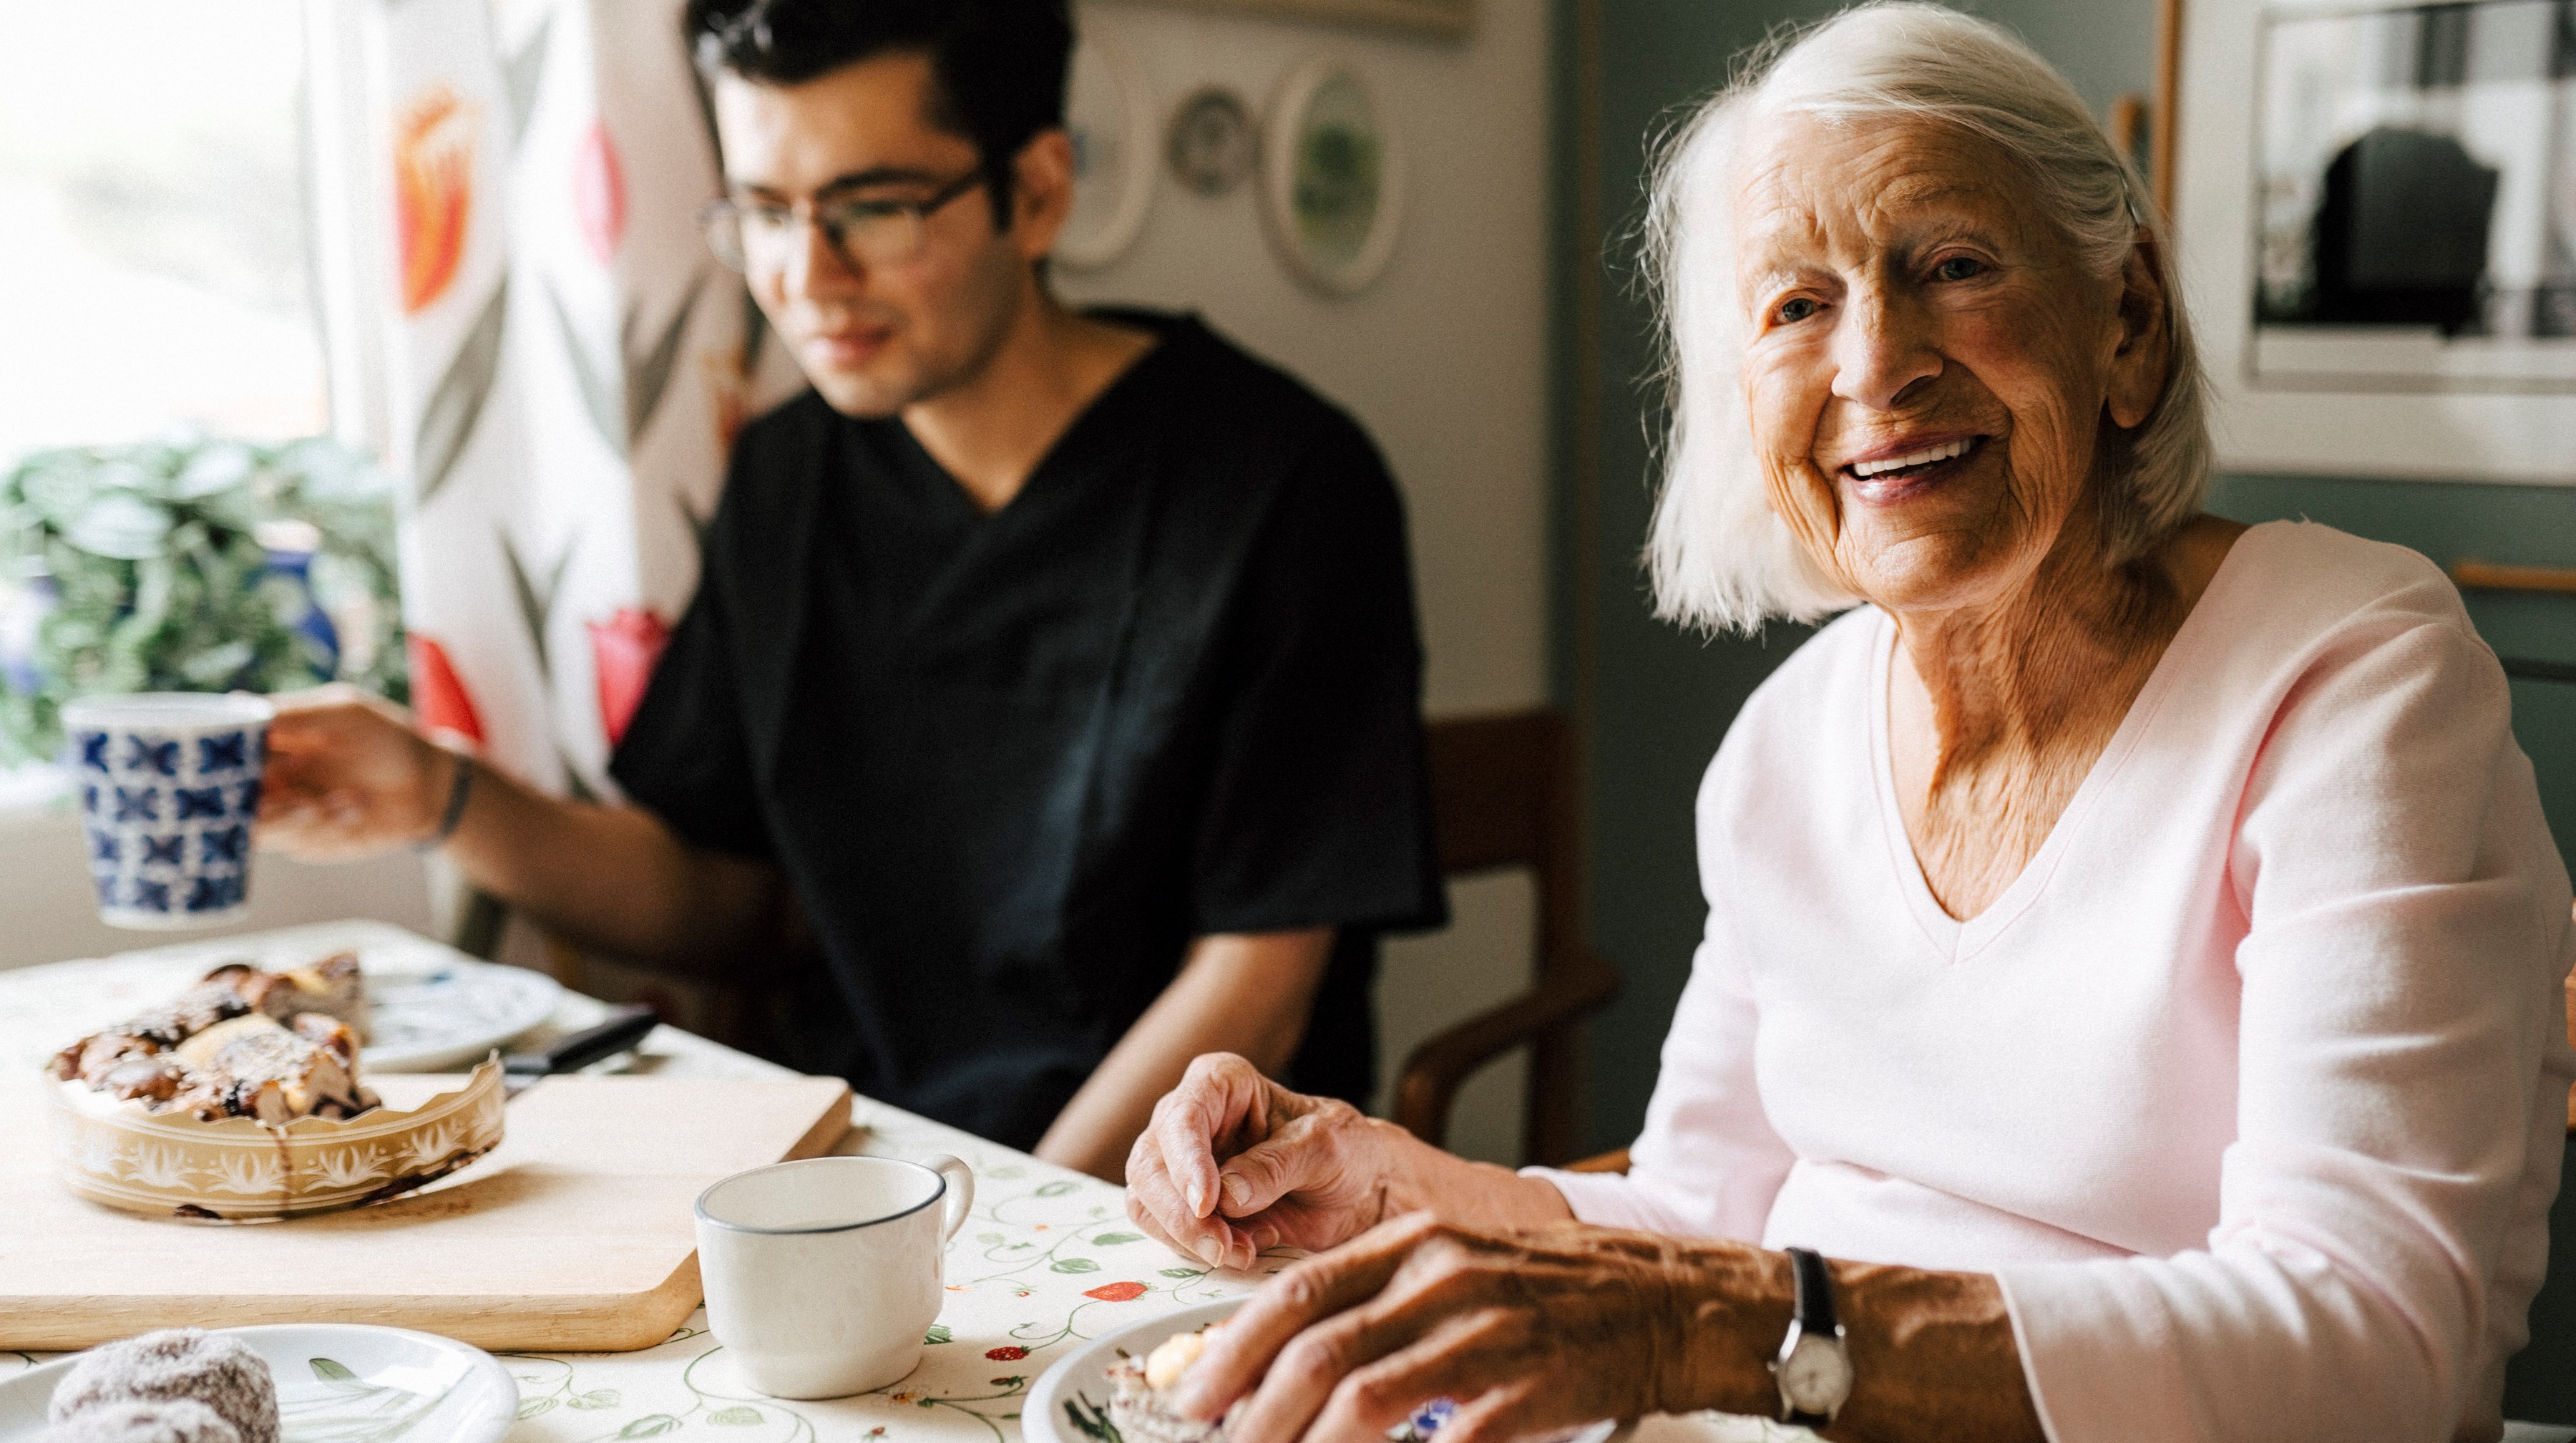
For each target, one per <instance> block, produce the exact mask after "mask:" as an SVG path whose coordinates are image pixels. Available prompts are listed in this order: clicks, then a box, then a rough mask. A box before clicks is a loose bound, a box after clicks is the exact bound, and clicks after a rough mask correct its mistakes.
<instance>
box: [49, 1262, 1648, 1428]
mask: <svg viewBox="0 0 2576 1443" xmlns="http://www.w3.org/2000/svg"><path fill="white" fill-rule="evenodd" d="M1243 1303H1244V1300H1243V1299H1241V1298H1227V1299H1225V1300H1223V1301H1221V1302H1214V1303H1201V1304H1199V1305H1198V1306H1197V1307H1194V1308H1183V1309H1181V1310H1180V1311H1178V1312H1175V1313H1165V1314H1164V1315H1163V1316H1161V1317H1159V1318H1147V1319H1146V1320H1145V1321H1143V1322H1141V1323H1132V1324H1129V1325H1128V1326H1126V1327H1124V1328H1121V1329H1119V1330H1118V1331H1117V1332H1114V1333H1109V1334H1105V1335H1103V1336H1101V1337H1098V1338H1094V1339H1093V1340H1092V1341H1091V1342H1089V1343H1087V1344H1085V1345H1083V1346H1082V1347H1080V1348H1078V1349H1075V1350H1074V1351H1073V1352H1070V1353H1067V1354H1065V1355H1064V1356H1063V1357H1061V1358H1058V1359H1056V1360H1055V1364H1054V1366H1052V1367H1050V1368H1048V1369H1047V1370H1046V1371H1045V1372H1044V1373H1042V1374H1040V1375H1038V1381H1037V1385H1036V1386H1035V1387H1032V1388H1031V1389H1029V1401H1028V1403H1027V1405H1026V1406H1025V1407H1023V1408H1021V1409H1020V1436H1021V1438H1022V1439H1023V1443H1094V1440H1093V1439H1092V1437H1091V1435H1089V1434H1087V1433H1085V1432H1083V1431H1082V1430H1080V1429H1079V1428H1076V1427H1074V1426H1073V1421H1072V1419H1071V1418H1069V1417H1067V1416H1066V1414H1065V1411H1064V1405H1065V1404H1067V1403H1070V1402H1073V1401H1074V1400H1076V1399H1077V1398H1078V1399H1081V1400H1082V1403H1083V1411H1085V1412H1089V1411H1091V1410H1092V1409H1093V1408H1095V1407H1097V1408H1104V1409H1105V1408H1107V1407H1108V1406H1109V1365H1110V1364H1112V1363H1115V1362H1117V1361H1118V1355H1119V1354H1120V1353H1122V1352H1123V1353H1125V1354H1127V1355H1128V1356H1129V1357H1131V1358H1141V1357H1143V1356H1145V1355H1146V1354H1148V1353H1150V1352H1152V1351H1154V1349H1155V1348H1156V1347H1158V1346H1160V1345H1161V1343H1162V1341H1163V1340H1164V1339H1165V1338H1168V1337H1170V1336H1172V1335H1173V1334H1175V1333H1187V1332H1192V1331H1195V1330H1197V1329H1199V1328H1204V1327H1206V1326H1207V1325H1208V1324H1210V1323H1213V1322H1216V1321H1218V1320H1219V1319H1222V1318H1229V1317H1232V1316H1234V1311H1235V1309H1237V1308H1240V1307H1242V1306H1243ZM1618 1432H1619V1425H1618V1424H1616V1423H1607V1422H1604V1423H1594V1424H1592V1425H1590V1426H1589V1427H1585V1428H1579V1429H1576V1430H1575V1431H1574V1432H1572V1433H1568V1434H1565V1435H1563V1436H1562V1437H1561V1438H1558V1439H1556V1440H1555V1443H1610V1440H1611V1439H1612V1438H1613V1435H1615V1434H1617V1433H1618ZM0 1443H8V1440H7V1439H6V1438H0ZM1435 1443H1436V1435H1435ZM1692 1443H1697V1440H1692Z"/></svg>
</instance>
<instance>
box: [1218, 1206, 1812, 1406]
mask: <svg viewBox="0 0 2576 1443" xmlns="http://www.w3.org/2000/svg"><path fill="white" fill-rule="evenodd" d="M1790 1291H1791V1283H1790V1280H1789V1276H1788V1269H1787V1260H1786V1258H1785V1256H1784V1255H1781V1254H1774V1253H1766V1252H1763V1251H1762V1250H1760V1249H1758V1248H1752V1247H1746V1246H1743V1245H1741V1244H1731V1243H1706V1242H1694V1243H1684V1242H1681V1241H1679V1240H1677V1239H1672V1238H1666V1237H1660V1236H1657V1235H1655V1234H1652V1233H1637V1232H1623V1231H1618V1230H1614V1229H1609V1228H1597V1227H1589V1226H1586V1225H1584V1224H1581V1223H1555V1224H1550V1225H1548V1226H1545V1227H1538V1228H1529V1229H1522V1230H1518V1231H1514V1232H1508V1233H1485V1232H1478V1231H1472V1230H1467V1229H1462V1228H1458V1227H1455V1226H1451V1225H1448V1224H1444V1223H1441V1222H1439V1221H1437V1220H1436V1219H1434V1218H1432V1217H1431V1216H1430V1215H1428V1214H1420V1213H1417V1214H1413V1215H1411V1216H1407V1217H1403V1218H1398V1219H1396V1220H1395V1221H1393V1222H1389V1223H1386V1224H1384V1225H1382V1226H1379V1227H1376V1228H1374V1229H1371V1230H1370V1231H1369V1232H1367V1233H1366V1234H1364V1235H1362V1236H1361V1237H1359V1238H1358V1239H1357V1240H1355V1241H1353V1242H1351V1243H1350V1244H1349V1245H1348V1246H1345V1247H1342V1248H1338V1249H1336V1250H1334V1251H1332V1252H1329V1253H1325V1254H1322V1255H1320V1256H1317V1257H1312V1258H1308V1259H1306V1260H1305V1261H1303V1262H1300V1263H1297V1264H1296V1265H1294V1266H1292V1267H1290V1268H1288V1269H1287V1270H1286V1271H1284V1272H1282V1273H1280V1275H1279V1276H1278V1277H1277V1278H1276V1279H1274V1280H1273V1281H1272V1282H1270V1283H1269V1284H1268V1285H1267V1286H1265V1287H1264V1288H1263V1289H1262V1290H1261V1291H1260V1292H1259V1293H1257V1294H1255V1295H1254V1296H1253V1298H1252V1300H1251V1301H1250V1302H1248V1303H1246V1304H1245V1305H1244V1307H1243V1310H1242V1311H1241V1312H1239V1313H1237V1314H1235V1315H1234V1318H1233V1321H1231V1322H1230V1323H1228V1324H1227V1325H1226V1326H1225V1327H1223V1328H1220V1329H1217V1330H1216V1331H1214V1332H1212V1333H1210V1334H1209V1335H1208V1347H1207V1351H1206V1353H1204V1354H1203V1355H1201V1357H1200V1358H1199V1360H1198V1362H1197V1363H1196V1364H1195V1365H1193V1366H1192V1367H1191V1369H1190V1371H1189V1372H1188V1373H1187V1374H1186V1375H1185V1376H1184V1379H1183V1381H1182V1384H1181V1389H1180V1392H1179V1394H1178V1396H1177V1397H1176V1398H1175V1399H1174V1400H1173V1401H1174V1403H1175V1404H1176V1405H1177V1406H1178V1407H1179V1408H1180V1409H1181V1410H1182V1411H1183V1412H1186V1413H1189V1414H1191V1415H1193V1416H1195V1417H1200V1418H1215V1417H1219V1416H1223V1415H1224V1414H1225V1412H1226V1409H1227V1408H1228V1407H1229V1406H1231V1405H1232V1404H1233V1403H1234V1402H1235V1400H1236V1399H1238V1398H1241V1397H1244V1396H1245V1395H1246V1394H1247V1393H1248V1394H1249V1395H1250V1401H1249V1402H1248V1403H1247V1404H1246V1405H1245V1406H1244V1408H1243V1409H1242V1411H1241V1412H1239V1413H1237V1414H1235V1415H1233V1416H1232V1417H1231V1419H1230V1420H1229V1421H1228V1424H1227V1429H1226V1435H1227V1438H1228V1440H1229V1443H1294V1440H1299V1439H1304V1440H1308V1443H1378V1440H1382V1439H1384V1438H1385V1437H1386V1433H1387V1430H1388V1429H1390V1428H1393V1427H1395V1426H1396V1425H1397V1424H1400V1423H1402V1422H1403V1421H1404V1420H1405V1419H1406V1418H1407V1417H1409V1416H1410V1415H1411V1414H1412V1413H1413V1412H1414V1411H1415V1410H1416V1409H1418V1408H1420V1407H1421V1406H1422V1405H1423V1404H1425V1403H1427V1402H1430V1401H1431V1400H1433V1399H1437V1398H1447V1399H1450V1400H1452V1401H1453V1402H1454V1403H1455V1404H1456V1407H1457V1411H1456V1413H1454V1414H1453V1415H1452V1416H1451V1417H1450V1418H1449V1420H1448V1421H1447V1422H1445V1423H1443V1424H1442V1425H1441V1428H1440V1440H1441V1443H1499V1440H1502V1439H1506V1438H1517V1437H1527V1436H1533V1435H1544V1434H1548V1433H1553V1432H1558V1431H1561V1430H1564V1429H1568V1428H1574V1427H1579V1426H1581V1425H1583V1424H1586V1423H1591V1422H1595V1421H1597V1420H1599V1419H1603V1418H1619V1419H1629V1418H1637V1417H1640V1416H1643V1415H1644V1414H1647V1413H1651V1412H1679V1411H1683V1410H1686V1409H1692V1408H1703V1407H1713V1406H1727V1405H1730V1404H1731V1405H1732V1406H1733V1407H1734V1408H1735V1409H1736V1410H1737V1411H1745V1410H1752V1411H1761V1412H1768V1411H1770V1409H1771V1408H1772V1407H1776V1406H1777V1390H1776V1389H1775V1388H1774V1387H1773V1385H1772V1384H1771V1381H1770V1377H1769V1374H1768V1373H1767V1372H1766V1371H1765V1370H1764V1368H1763V1360H1764V1359H1765V1357H1767V1355H1768V1351H1769V1349H1770V1348H1772V1347H1776V1346H1777V1340H1778V1339H1779V1338H1780V1337H1781V1336H1782V1335H1783V1334H1784V1333H1786V1332H1787V1330H1788V1324H1789V1312H1790V1308H1789V1295H1790ZM1756 1340H1760V1341H1759V1342H1757V1341H1756ZM1256 1385H1257V1386H1256Z"/></svg>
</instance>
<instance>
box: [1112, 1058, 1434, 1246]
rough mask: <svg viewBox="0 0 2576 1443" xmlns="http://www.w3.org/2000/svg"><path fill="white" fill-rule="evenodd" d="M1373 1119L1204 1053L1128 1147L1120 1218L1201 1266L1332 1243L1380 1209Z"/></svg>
mask: <svg viewBox="0 0 2576 1443" xmlns="http://www.w3.org/2000/svg"><path fill="white" fill-rule="evenodd" d="M1382 1126H1383V1124H1379V1123H1373V1122H1371V1121H1370V1120H1369V1119H1368V1118H1366V1117H1364V1116H1362V1115H1361V1114H1360V1111H1359V1110H1358V1109H1357V1108H1354V1107H1352V1106H1351V1105H1350V1104H1349V1103H1346V1102H1339V1101H1336V1100H1334V1099H1332V1098H1325V1097H1308V1096H1306V1095H1305V1094H1304V1093H1299V1092H1291V1091H1289V1090H1288V1089H1287V1088H1284V1087H1281V1086H1280V1085H1279V1084H1277V1083H1275V1082H1272V1081H1271V1080H1270V1079H1269V1078H1267V1077H1264V1076H1262V1075H1261V1070H1260V1069H1259V1068H1256V1067H1254V1066H1253V1065H1252V1064H1251V1063H1250V1062H1248V1061H1246V1060H1244V1059H1243V1058H1240V1057H1237V1056H1235V1055H1234V1054H1233V1053H1230V1052H1212V1053H1209V1054H1207V1055H1206V1056H1204V1057H1200V1058H1198V1059H1197V1060H1195V1061H1193V1062H1192V1063H1191V1064H1190V1068H1189V1071H1188V1072H1187V1073H1185V1074H1184V1075H1183V1076H1182V1078H1181V1083H1180V1086H1178V1087H1175V1088H1173V1089H1172V1090H1171V1091H1170V1092H1168V1093H1166V1094H1164V1096H1163V1099H1162V1100H1161V1101H1160V1102H1157V1103H1156V1104H1154V1120H1153V1121H1152V1122H1151V1123H1149V1124H1147V1126H1146V1128H1145V1131H1144V1132H1143V1133H1142V1134H1140V1135H1138V1137H1137V1139H1136V1146H1135V1147H1134V1148H1133V1149H1132V1150H1130V1152H1129V1153H1128V1155H1127V1215H1128V1216H1129V1217H1131V1218H1133V1219H1135V1221H1136V1223H1137V1225H1138V1226H1140V1227H1142V1228H1144V1229H1145V1230H1146V1231H1148V1232H1150V1233H1152V1234H1154V1235H1155V1236H1156V1237H1158V1238H1160V1239H1161V1240H1163V1241H1164V1242H1166V1243H1169V1244H1171V1245H1172V1246H1173V1247H1175V1248H1178V1249H1179V1250H1181V1251H1182V1252H1184V1253H1188V1254H1189V1255H1191V1256H1192V1257H1196V1258H1198V1259H1200V1260H1202V1261H1204V1262H1206V1263H1207V1264H1208V1265H1209V1266H1211V1267H1220V1268H1245V1267H1250V1266H1251V1265H1252V1263H1253V1260H1254V1259H1255V1258H1257V1257H1259V1256H1260V1254H1261V1251H1262V1249H1264V1248H1272V1247H1281V1246H1286V1247H1296V1248H1307V1249H1320V1248H1328V1247H1331V1246H1333V1245H1334V1244H1335V1243H1339V1242H1341V1241H1343V1240H1345V1239H1347V1238H1351V1237H1354V1236H1356V1235H1358V1234H1359V1233H1360V1232H1361V1231H1362V1230H1364V1229H1366V1228H1368V1227H1369V1226H1370V1225H1372V1224H1374V1223H1376V1222H1377V1221H1379V1219H1380V1218H1381V1217H1383V1216H1384V1214H1385V1211H1386V1200H1385V1199H1386V1185H1387V1184H1386V1169H1385V1162H1384V1156H1383V1151H1382V1149H1381V1148H1380V1146H1379V1145H1378V1144H1379V1138H1378V1136H1377V1130H1378V1129H1379V1128H1380V1127H1382Z"/></svg>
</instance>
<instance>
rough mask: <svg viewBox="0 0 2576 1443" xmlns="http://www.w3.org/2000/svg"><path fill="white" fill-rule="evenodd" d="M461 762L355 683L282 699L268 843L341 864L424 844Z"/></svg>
mask: <svg viewBox="0 0 2576 1443" xmlns="http://www.w3.org/2000/svg"><path fill="white" fill-rule="evenodd" d="M457 764H458V763H457V760H456V758H455V757H454V756H453V755H451V754H450V753H448V752H447V751H445V750H444V749H442V748H440V747H438V746H437V745H435V744H434V743H432V742H430V741H428V740H427V739H426V738H424V737H422V736H421V735H420V734H419V733H418V732H416V731H414V730H413V729H412V725H411V719H410V718H409V717H408V716H407V715H406V714H405V713H404V712H403V711H402V709H401V708H399V707H396V706H394V705H392V704H391V703H389V702H386V701H384V700H382V699H381V698H378V697H373V696H369V695H367V694H366V693H364V692H361V691H359V690H357V689H356V688H354V687H347V686H330V687H324V688H322V689H320V690H318V691H309V692H300V693H297V694H295V695H292V696H284V697H280V698H278V699H277V716H276V718H275V719H274V720H272V721H271V722H270V723H269V725H268V769H267V773H266V775H265V776H264V777H263V778H262V780H261V786H260V806H259V840H260V845H261V846H263V847H268V848H272V849H274V850H277V851H280V852H284V853H286V854H287V855H288V856H291V857H295V858H298V859H300V860H303V861H308V862H336V861H346V860H351V859H355V858H358V857H364V856H368V855H371V854H373V853H377V852H382V851H385V850H387V849H389V848H393V847H397V846H406V845H411V844H415V843H418V842H421V841H424V840H426V839H427V838H428V837H429V836H430V835H431V834H432V833H434V832H435V831H436V830H437V828H438V823H439V821H440V818H441V815H442V813H443V812H444V810H445V808H446V802H447V792H448V788H449V786H450V785H451V784H452V783H453V781H454V779H455V772H454V770H453V769H454V768H455V767H456V766H457Z"/></svg>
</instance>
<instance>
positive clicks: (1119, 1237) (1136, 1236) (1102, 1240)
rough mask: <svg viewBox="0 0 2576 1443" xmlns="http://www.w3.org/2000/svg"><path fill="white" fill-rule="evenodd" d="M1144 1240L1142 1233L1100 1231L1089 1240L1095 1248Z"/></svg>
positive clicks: (1112, 1246)
mask: <svg viewBox="0 0 2576 1443" xmlns="http://www.w3.org/2000/svg"><path fill="white" fill-rule="evenodd" d="M1144 1240H1145V1235H1144V1234H1143V1233H1102V1234H1101V1235H1100V1236H1098V1237H1096V1238H1093V1239H1092V1240H1091V1245H1092V1246H1093V1247H1097V1248H1114V1247H1116V1246H1118V1245H1119V1244H1120V1243H1141V1242H1143V1241H1144Z"/></svg>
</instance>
